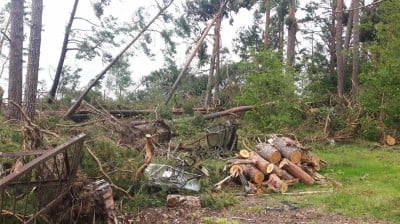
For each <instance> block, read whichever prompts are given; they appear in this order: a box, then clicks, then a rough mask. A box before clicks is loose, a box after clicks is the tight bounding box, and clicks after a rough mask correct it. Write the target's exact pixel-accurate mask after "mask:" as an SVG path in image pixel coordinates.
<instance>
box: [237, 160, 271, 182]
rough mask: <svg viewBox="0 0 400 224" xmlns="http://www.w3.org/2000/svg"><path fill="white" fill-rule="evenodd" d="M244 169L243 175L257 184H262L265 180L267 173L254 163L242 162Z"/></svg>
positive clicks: (241, 165)
mask: <svg viewBox="0 0 400 224" xmlns="http://www.w3.org/2000/svg"><path fill="white" fill-rule="evenodd" d="M239 166H240V167H241V168H242V170H243V175H244V176H245V177H246V178H247V179H248V180H250V181H251V182H253V183H255V184H260V183H262V182H263V181H264V178H265V175H264V173H263V172H261V171H260V170H259V169H257V168H256V167H255V166H254V165H252V164H240V165H239Z"/></svg>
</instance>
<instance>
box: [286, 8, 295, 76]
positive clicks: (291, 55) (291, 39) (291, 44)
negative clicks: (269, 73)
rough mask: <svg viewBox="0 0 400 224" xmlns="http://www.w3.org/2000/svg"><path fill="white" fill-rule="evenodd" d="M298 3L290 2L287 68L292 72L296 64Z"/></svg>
mask: <svg viewBox="0 0 400 224" xmlns="http://www.w3.org/2000/svg"><path fill="white" fill-rule="evenodd" d="M295 11H296V1H295V0H291V1H290V8H289V25H288V40H287V52H286V53H287V62H286V67H287V68H288V69H290V70H292V69H293V67H294V63H295V45H296V32H297V21H296V14H295Z"/></svg>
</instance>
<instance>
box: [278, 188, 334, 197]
mask: <svg viewBox="0 0 400 224" xmlns="http://www.w3.org/2000/svg"><path fill="white" fill-rule="evenodd" d="M326 193H329V194H332V193H333V189H330V190H328V191H300V192H289V193H282V194H283V195H292V196H299V195H310V194H326Z"/></svg>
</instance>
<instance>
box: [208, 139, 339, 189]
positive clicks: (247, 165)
mask: <svg viewBox="0 0 400 224" xmlns="http://www.w3.org/2000/svg"><path fill="white" fill-rule="evenodd" d="M321 163H322V161H321V159H320V157H319V156H317V155H315V154H313V153H312V152H311V149H310V148H307V147H303V146H301V145H300V143H299V142H298V141H295V140H293V139H291V138H288V137H283V136H279V135H271V138H270V139H268V141H266V142H260V143H259V144H258V145H257V146H256V147H255V150H254V151H248V150H246V149H243V150H240V151H239V153H238V154H237V158H235V159H231V160H228V162H227V167H229V173H230V174H229V176H228V177H226V178H224V179H223V180H221V181H220V182H218V183H217V184H216V185H215V187H216V189H218V190H220V189H221V188H222V185H223V184H224V183H226V182H228V181H229V180H232V179H238V178H239V177H241V176H244V177H245V178H246V180H247V181H248V182H249V183H248V185H249V186H250V187H251V188H252V190H253V193H264V192H265V191H272V192H279V193H285V192H286V191H287V190H288V186H289V185H293V184H297V183H298V182H303V183H304V184H306V185H313V184H315V183H317V184H321V185H323V184H324V185H327V178H325V177H324V176H322V175H321V174H319V173H318V171H319V170H320V169H321ZM240 182H242V184H243V181H240ZM335 186H336V185H335Z"/></svg>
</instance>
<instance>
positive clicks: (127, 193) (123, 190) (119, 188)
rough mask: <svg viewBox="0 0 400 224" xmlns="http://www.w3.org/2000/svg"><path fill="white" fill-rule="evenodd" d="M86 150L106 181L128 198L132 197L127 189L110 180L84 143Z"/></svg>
mask: <svg viewBox="0 0 400 224" xmlns="http://www.w3.org/2000/svg"><path fill="white" fill-rule="evenodd" d="M85 148H86V150H87V151H88V152H89V154H90V155H91V156H92V157H93V159H94V160H95V161H96V163H97V166H98V167H99V171H100V173H102V174H103V176H104V177H105V178H106V179H107V181H108V182H110V185H111V187H113V188H115V189H117V190H119V191H121V192H122V193H124V194H125V195H126V196H127V197H128V198H129V199H131V198H132V196H131V195H130V194H129V192H128V191H126V190H125V189H123V188H121V187H119V186H117V185H115V184H114V182H113V181H112V180H111V178H110V176H108V174H107V173H106V172H104V170H103V166H102V164H101V162H100V160H99V159H98V158H97V156H96V155H95V154H94V153H93V152H92V150H90V149H89V147H88V146H87V145H85Z"/></svg>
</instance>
